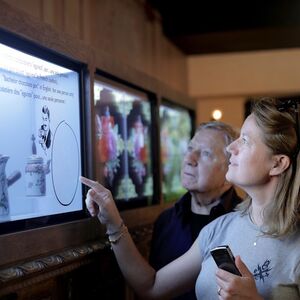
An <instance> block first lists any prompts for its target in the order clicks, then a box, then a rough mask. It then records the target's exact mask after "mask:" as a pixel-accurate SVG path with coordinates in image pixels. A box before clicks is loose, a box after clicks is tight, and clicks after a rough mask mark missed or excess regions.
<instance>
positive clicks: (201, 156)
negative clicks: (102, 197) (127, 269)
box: [150, 122, 241, 299]
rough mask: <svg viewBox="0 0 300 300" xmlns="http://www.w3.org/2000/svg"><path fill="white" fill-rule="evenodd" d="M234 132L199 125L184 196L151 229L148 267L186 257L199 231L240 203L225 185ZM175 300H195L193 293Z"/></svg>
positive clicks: (187, 160) (185, 171) (185, 168)
mask: <svg viewBox="0 0 300 300" xmlns="http://www.w3.org/2000/svg"><path fill="white" fill-rule="evenodd" d="M236 137H237V136H236V132H235V131H234V130H233V129H232V128H231V127H230V126H229V125H226V124H224V123H222V122H208V123H203V124H201V125H200V126H199V127H198V128H197V130H196V133H195V135H194V137H193V138H192V140H191V141H190V143H189V146H188V149H187V152H186V154H185V155H184V159H183V163H182V168H181V182H182V186H183V187H184V188H186V189H187V191H188V192H187V193H186V194H185V195H183V196H182V197H181V199H179V201H178V202H176V203H175V205H174V206H173V207H171V208H169V209H167V210H165V211H164V212H162V214H161V215H160V216H159V217H158V219H157V220H156V222H155V225H154V231H153V237H152V245H151V251H150V264H151V265H152V266H153V267H154V268H155V269H156V270H158V269H160V268H162V267H163V266H165V265H166V264H168V263H169V262H171V261H173V260H174V259H176V258H177V257H179V256H181V255H182V254H183V253H185V252H186V251H187V250H188V249H189V248H190V246H191V245H192V244H193V242H194V240H195V239H196V238H197V236H198V234H199V232H200V230H201V229H202V228H203V227H204V226H205V225H206V224H208V223H209V222H211V221H212V220H214V219H216V218H217V217H219V216H221V215H223V214H225V213H227V212H230V211H232V210H233V208H234V207H235V206H236V205H237V204H238V203H239V202H240V201H241V198H240V197H238V195H237V193H236V191H235V190H234V188H233V186H232V185H231V184H230V183H229V182H227V181H226V179H225V174H226V172H227V169H228V162H229V154H228V153H227V152H226V147H227V146H228V145H229V144H230V143H231V142H232V141H233V140H234V139H235V138H236ZM177 299H196V296H195V293H194V291H193V290H192V291H190V292H189V293H187V294H184V295H182V297H179V298H177Z"/></svg>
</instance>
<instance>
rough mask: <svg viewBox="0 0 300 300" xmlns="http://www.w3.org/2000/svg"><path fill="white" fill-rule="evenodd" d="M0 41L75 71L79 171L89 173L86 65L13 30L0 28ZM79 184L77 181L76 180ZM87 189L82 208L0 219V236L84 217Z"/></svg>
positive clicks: (88, 103) (84, 193) (88, 102)
mask: <svg viewBox="0 0 300 300" xmlns="http://www.w3.org/2000/svg"><path fill="white" fill-rule="evenodd" d="M0 43H1V44H4V45H6V46H8V47H11V48H13V49H15V50H18V51H21V52H24V53H26V54H29V55H32V56H34V57H36V58H39V59H42V60H45V61H47V62H51V63H54V64H57V65H59V66H62V67H65V68H67V69H70V70H72V71H75V72H77V73H78V87H79V103H78V105H79V112H80V118H79V124H80V139H81V143H80V147H81V172H82V175H83V176H90V173H91V171H90V168H91V159H90V158H89V155H88V153H90V149H89V146H88V143H89V142H90V141H91V133H90V124H89V123H88V118H89V115H88V112H89V111H90V101H86V98H87V96H88V93H87V91H88V86H89V81H88V77H89V76H88V66H87V64H86V63H83V62H80V61H78V60H75V59H73V58H71V57H70V56H66V55H64V54H62V53H59V52H57V51H55V50H53V49H51V48H48V47H45V46H42V45H41V44H39V43H37V42H34V41H32V40H30V39H28V38H25V37H23V36H20V35H18V34H16V33H13V32H11V31H8V30H6V29H3V28H0ZM79 184H80V183H79ZM86 192H87V189H86V188H85V187H84V186H83V187H82V196H81V201H82V209H81V210H78V211H73V212H72V211H71V212H65V213H59V214H53V215H45V216H40V217H34V218H28V219H22V220H15V221H8V222H1V223H0V235H3V234H8V233H16V232H19V231H26V230H31V229H36V228H41V227H47V226H50V225H57V224H62V223H67V222H71V221H75V220H80V219H84V218H87V217H88V214H87V210H86V206H85V201H84V200H83V199H84V198H85V195H86Z"/></svg>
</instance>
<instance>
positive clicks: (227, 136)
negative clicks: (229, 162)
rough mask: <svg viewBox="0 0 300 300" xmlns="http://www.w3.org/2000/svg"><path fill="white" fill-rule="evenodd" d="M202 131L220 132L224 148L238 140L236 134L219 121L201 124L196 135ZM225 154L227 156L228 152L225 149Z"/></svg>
mask: <svg viewBox="0 0 300 300" xmlns="http://www.w3.org/2000/svg"><path fill="white" fill-rule="evenodd" d="M202 129H212V130H217V131H220V132H221V133H222V134H223V136H224V141H225V148H226V147H227V146H228V145H229V144H231V143H232V142H233V141H234V140H235V139H237V138H238V132H237V131H236V130H234V129H233V128H232V127H231V126H230V125H228V124H225V123H223V122H220V121H211V122H206V123H201V124H200V125H199V126H198V127H197V129H196V132H195V134H196V133H198V132H199V131H201V130H202ZM224 151H225V154H226V155H227V156H228V155H229V154H228V152H227V151H226V149H224Z"/></svg>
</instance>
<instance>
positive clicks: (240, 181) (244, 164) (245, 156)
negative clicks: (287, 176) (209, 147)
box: [226, 114, 274, 190]
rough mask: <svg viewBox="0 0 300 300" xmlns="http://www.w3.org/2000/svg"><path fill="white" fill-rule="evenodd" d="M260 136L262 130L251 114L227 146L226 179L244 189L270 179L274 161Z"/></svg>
mask: <svg viewBox="0 0 300 300" xmlns="http://www.w3.org/2000/svg"><path fill="white" fill-rule="evenodd" d="M262 136H263V132H262V131H261V129H260V128H259V127H258V125H257V123H256V121H255V117H254V116H253V115H252V114H251V115H250V116H249V117H248V118H247V119H246V120H245V122H244V124H243V127H242V129H241V134H240V137H239V138H238V139H237V140H235V141H234V142H233V143H231V144H230V145H229V146H228V147H227V151H228V152H230V154H231V157H230V163H229V168H228V171H227V174H226V179H227V180H228V181H230V182H232V183H234V184H236V185H238V186H240V187H242V188H243V189H245V190H247V188H249V187H250V188H252V187H259V186H263V185H264V184H266V183H267V182H268V181H269V180H270V174H269V173H270V170H271V168H272V167H273V165H274V161H273V160H272V153H271V150H270V149H269V148H268V147H267V146H266V145H265V144H264V142H263V139H262Z"/></svg>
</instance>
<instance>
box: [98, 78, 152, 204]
mask: <svg viewBox="0 0 300 300" xmlns="http://www.w3.org/2000/svg"><path fill="white" fill-rule="evenodd" d="M94 112H95V134H96V136H95V157H96V174H97V179H98V180H99V181H100V182H101V183H103V184H104V185H105V186H106V187H107V188H108V189H110V190H111V192H112V194H113V196H114V199H115V200H116V202H117V205H118V207H119V208H121V209H126V208H132V207H141V206H145V205H150V204H152V203H154V196H155V195H156V194H157V193H156V192H155V191H156V189H157V187H156V185H157V183H155V182H154V181H153V169H154V165H155V164H156V161H155V158H154V155H153V151H154V150H153V147H154V142H153V140H154V132H155V128H154V127H153V102H152V99H151V95H149V93H147V92H145V91H141V90H139V89H137V88H132V87H130V86H128V85H124V84H120V83H119V82H118V81H111V80H107V78H103V77H100V76H96V81H95V84H94ZM156 198H157V197H156Z"/></svg>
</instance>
